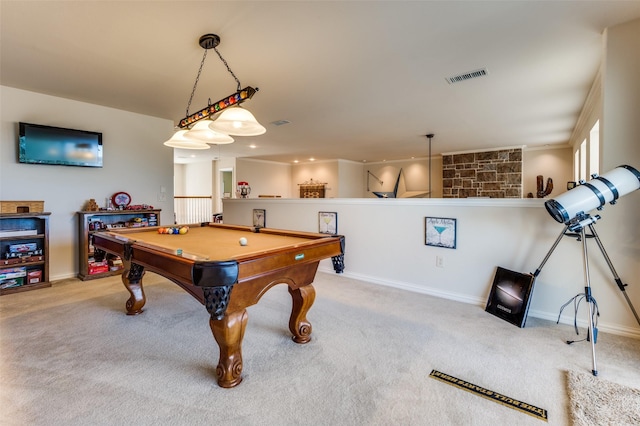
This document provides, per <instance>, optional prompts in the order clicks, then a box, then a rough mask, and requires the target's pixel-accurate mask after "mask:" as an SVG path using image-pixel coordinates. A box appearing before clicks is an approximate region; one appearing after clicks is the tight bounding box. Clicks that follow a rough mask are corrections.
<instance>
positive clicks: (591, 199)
mask: <svg viewBox="0 0 640 426" xmlns="http://www.w3.org/2000/svg"><path fill="white" fill-rule="evenodd" d="M591 177H592V178H593V179H592V180H590V181H589V182H585V181H580V184H579V185H578V186H576V187H575V188H573V189H570V190H569V191H567V192H565V193H564V194H561V195H560V196H558V197H556V198H555V199H552V200H549V201H547V202H545V203H544V206H545V208H546V209H547V211H548V212H549V214H550V215H551V217H553V218H554V219H555V220H556V221H558V222H560V223H564V224H568V223H569V222H571V221H572V220H574V219H575V218H578V220H580V217H581V216H584V215H585V214H586V213H587V212H589V211H591V210H593V209H598V210H602V209H603V207H604V205H605V204H606V203H609V204H615V203H616V201H617V200H618V198H620V197H622V196H624V195H627V194H628V193H630V192H633V191H635V190H636V189H639V188H640V172H639V171H638V170H636V169H634V168H633V167H631V166H627V165H622V166H619V167H616V168H615V169H613V170H611V171H609V172H607V173H605V174H603V175H602V176H598V175H597V174H594V175H592V176H591Z"/></svg>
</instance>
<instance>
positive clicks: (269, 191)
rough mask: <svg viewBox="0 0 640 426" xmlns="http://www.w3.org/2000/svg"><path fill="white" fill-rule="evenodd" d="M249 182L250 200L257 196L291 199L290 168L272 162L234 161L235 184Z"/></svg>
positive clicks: (244, 159) (239, 159)
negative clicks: (275, 196)
mask: <svg viewBox="0 0 640 426" xmlns="http://www.w3.org/2000/svg"><path fill="white" fill-rule="evenodd" d="M238 181H243V182H249V186H250V187H251V194H250V195H249V197H250V198H257V197H258V196H259V195H280V196H281V197H283V198H289V197H291V196H292V195H291V166H290V165H289V164H285V163H276V162H273V161H262V160H252V159H247V158H237V159H236V183H237V182H238Z"/></svg>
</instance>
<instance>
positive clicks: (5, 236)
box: [0, 212, 51, 295]
mask: <svg viewBox="0 0 640 426" xmlns="http://www.w3.org/2000/svg"><path fill="white" fill-rule="evenodd" d="M50 215H51V213H48V212H47V213H0V295H5V294H11V293H18V292H22V291H28V290H36V289H39V288H44V287H51V283H50V282H49V216H50Z"/></svg>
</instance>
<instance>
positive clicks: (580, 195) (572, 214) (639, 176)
mask: <svg viewBox="0 0 640 426" xmlns="http://www.w3.org/2000/svg"><path fill="white" fill-rule="evenodd" d="M591 177H592V179H591V180H590V181H589V182H585V181H584V180H581V181H580V184H579V185H578V186H576V187H574V188H572V189H570V190H568V191H567V192H565V193H563V194H561V195H560V196H558V197H556V198H555V199H552V200H548V201H547V202H545V203H544V206H545V208H546V209H547V211H548V212H549V214H550V215H551V217H553V218H554V219H555V220H556V221H558V222H560V223H564V225H565V227H564V229H563V230H562V231H561V232H560V235H559V236H558V238H557V239H556V241H555V242H554V243H553V245H552V246H551V249H550V250H549V252H548V253H547V255H546V256H545V258H544V259H543V260H542V263H541V264H540V266H539V267H538V269H536V271H535V272H534V273H533V276H534V277H536V278H537V277H538V275H539V274H540V271H541V270H542V267H543V266H544V264H545V263H546V262H547V260H549V257H550V256H551V253H553V251H554V250H555V248H556V247H557V246H558V243H559V242H560V240H561V239H562V237H564V236H570V237H576V238H577V240H578V241H582V258H583V263H584V277H585V287H584V293H580V294H578V295H577V296H575V297H573V298H572V299H571V300H569V302H567V303H565V305H564V306H563V307H562V308H561V310H560V314H562V309H564V307H565V306H567V305H568V304H569V303H570V302H571V301H573V302H574V304H575V306H576V313H577V309H578V308H577V306H578V305H579V304H580V301H581V300H585V301H586V302H587V307H588V314H589V317H588V319H589V329H588V332H587V337H586V340H587V341H590V342H591V354H592V362H593V368H592V370H591V372H592V373H593V375H594V376H597V375H598V369H597V368H596V351H595V343H596V339H597V336H598V328H597V326H596V324H597V316H599V315H600V313H599V310H598V304H597V302H596V300H595V298H594V297H593V296H592V295H591V279H590V275H589V257H588V255H587V238H593V239H595V241H596V243H597V245H598V248H599V249H600V251H601V252H602V255H603V256H604V259H605V261H606V262H607V265H608V266H609V269H610V270H611V273H612V274H613V278H614V280H615V283H616V284H617V285H618V288H619V289H620V291H621V292H622V294H623V295H624V297H625V299H626V300H627V304H628V305H629V308H630V309H631V312H632V313H633V315H634V316H635V318H636V321H637V322H638V324H640V316H638V313H637V312H636V310H635V308H634V307H633V304H632V303H631V300H630V299H629V296H628V295H627V293H626V291H625V287H626V286H627V284H625V283H623V282H622V280H621V279H620V276H619V275H618V273H617V272H616V270H615V268H614V267H613V263H612V262H611V259H610V258H609V255H608V254H607V252H606V251H605V249H604V245H603V244H602V241H600V237H599V236H598V234H597V233H596V228H595V222H596V221H597V220H599V219H600V216H599V215H595V216H591V215H590V214H589V212H590V211H591V210H594V209H598V210H602V209H603V208H604V205H605V204H607V203H609V204H615V203H616V201H617V200H618V198H620V197H623V196H625V195H627V194H628V193H630V192H633V191H635V190H636V189H639V188H640V172H638V170H636V169H634V168H633V167H631V166H626V165H622V166H619V167H616V168H615V169H613V170H611V171H609V172H607V173H605V174H603V175H602V176H598V175H597V174H593V175H591ZM585 228H588V229H589V231H590V234H587V233H586V232H585ZM569 231H571V232H569ZM558 321H560V316H558ZM575 324H576V323H575V321H574V326H575V327H576V332H577V331H578V329H577V325H575ZM574 342H575V340H568V341H567V344H571V343H574Z"/></svg>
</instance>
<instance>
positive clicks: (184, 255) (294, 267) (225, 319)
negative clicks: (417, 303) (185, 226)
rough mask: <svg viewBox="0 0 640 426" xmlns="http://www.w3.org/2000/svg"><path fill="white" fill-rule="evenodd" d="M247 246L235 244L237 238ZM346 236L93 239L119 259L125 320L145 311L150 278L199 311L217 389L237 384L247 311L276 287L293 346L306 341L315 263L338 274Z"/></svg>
mask: <svg viewBox="0 0 640 426" xmlns="http://www.w3.org/2000/svg"><path fill="white" fill-rule="evenodd" d="M242 237H244V238H246V239H247V244H246V245H244V246H243V245H241V244H240V243H239V241H240V238H242ZM344 243H345V242H344V237H343V236H340V235H330V234H315V233H308V232H296V231H286V230H278V229H269V228H254V227H249V226H237V225H228V224H218V223H207V224H202V225H201V226H194V225H190V227H189V231H188V232H187V233H186V234H178V235H174V234H160V233H159V232H158V227H148V228H125V229H116V230H109V231H105V232H96V233H94V234H93V245H94V247H95V249H96V252H97V253H104V252H106V253H111V254H114V255H117V256H120V257H121V258H122V261H123V264H124V270H123V273H122V281H123V283H124V285H125V287H126V288H127V290H128V291H129V293H130V297H129V299H128V300H127V302H126V311H127V314H129V315H136V314H139V313H141V312H142V311H143V306H144V304H145V294H144V290H143V287H142V276H143V275H144V272H145V270H148V271H152V272H155V273H157V274H159V275H162V276H163V277H166V278H168V279H169V280H171V281H173V282H174V283H176V284H178V285H179V286H180V287H182V288H183V289H184V290H186V291H187V292H188V293H189V294H191V295H192V296H193V297H195V298H196V299H197V300H198V301H200V303H202V304H203V305H205V307H206V309H207V311H208V312H209V314H210V315H211V318H210V320H209V325H210V327H211V331H212V333H213V337H214V339H215V340H216V342H217V343H218V346H219V348H220V359H219V361H218V366H217V368H216V374H217V378H218V385H220V386H221V387H223V388H231V387H234V386H236V385H238V384H239V383H240V382H241V381H242V338H243V336H244V331H245V328H246V325H247V319H248V317H247V310H246V308H247V307H248V306H251V305H254V304H256V303H258V301H259V300H260V297H262V295H263V294H264V293H265V292H266V291H267V290H269V289H270V288H271V287H273V286H274V285H276V284H280V283H284V284H287V286H288V287H289V293H290V294H291V297H292V299H293V304H292V310H291V316H290V319H289V330H290V331H291V333H292V334H293V340H294V341H295V342H297V343H307V342H309V341H310V340H311V324H310V323H309V321H307V318H306V314H307V312H308V311H309V309H310V308H311V305H312V304H313V302H314V299H315V289H314V288H313V286H312V285H311V283H312V282H313V280H314V278H315V275H316V271H317V268H318V263H319V262H320V261H321V260H323V259H327V258H331V259H332V261H333V268H334V270H335V271H336V272H337V273H341V272H343V269H344Z"/></svg>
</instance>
